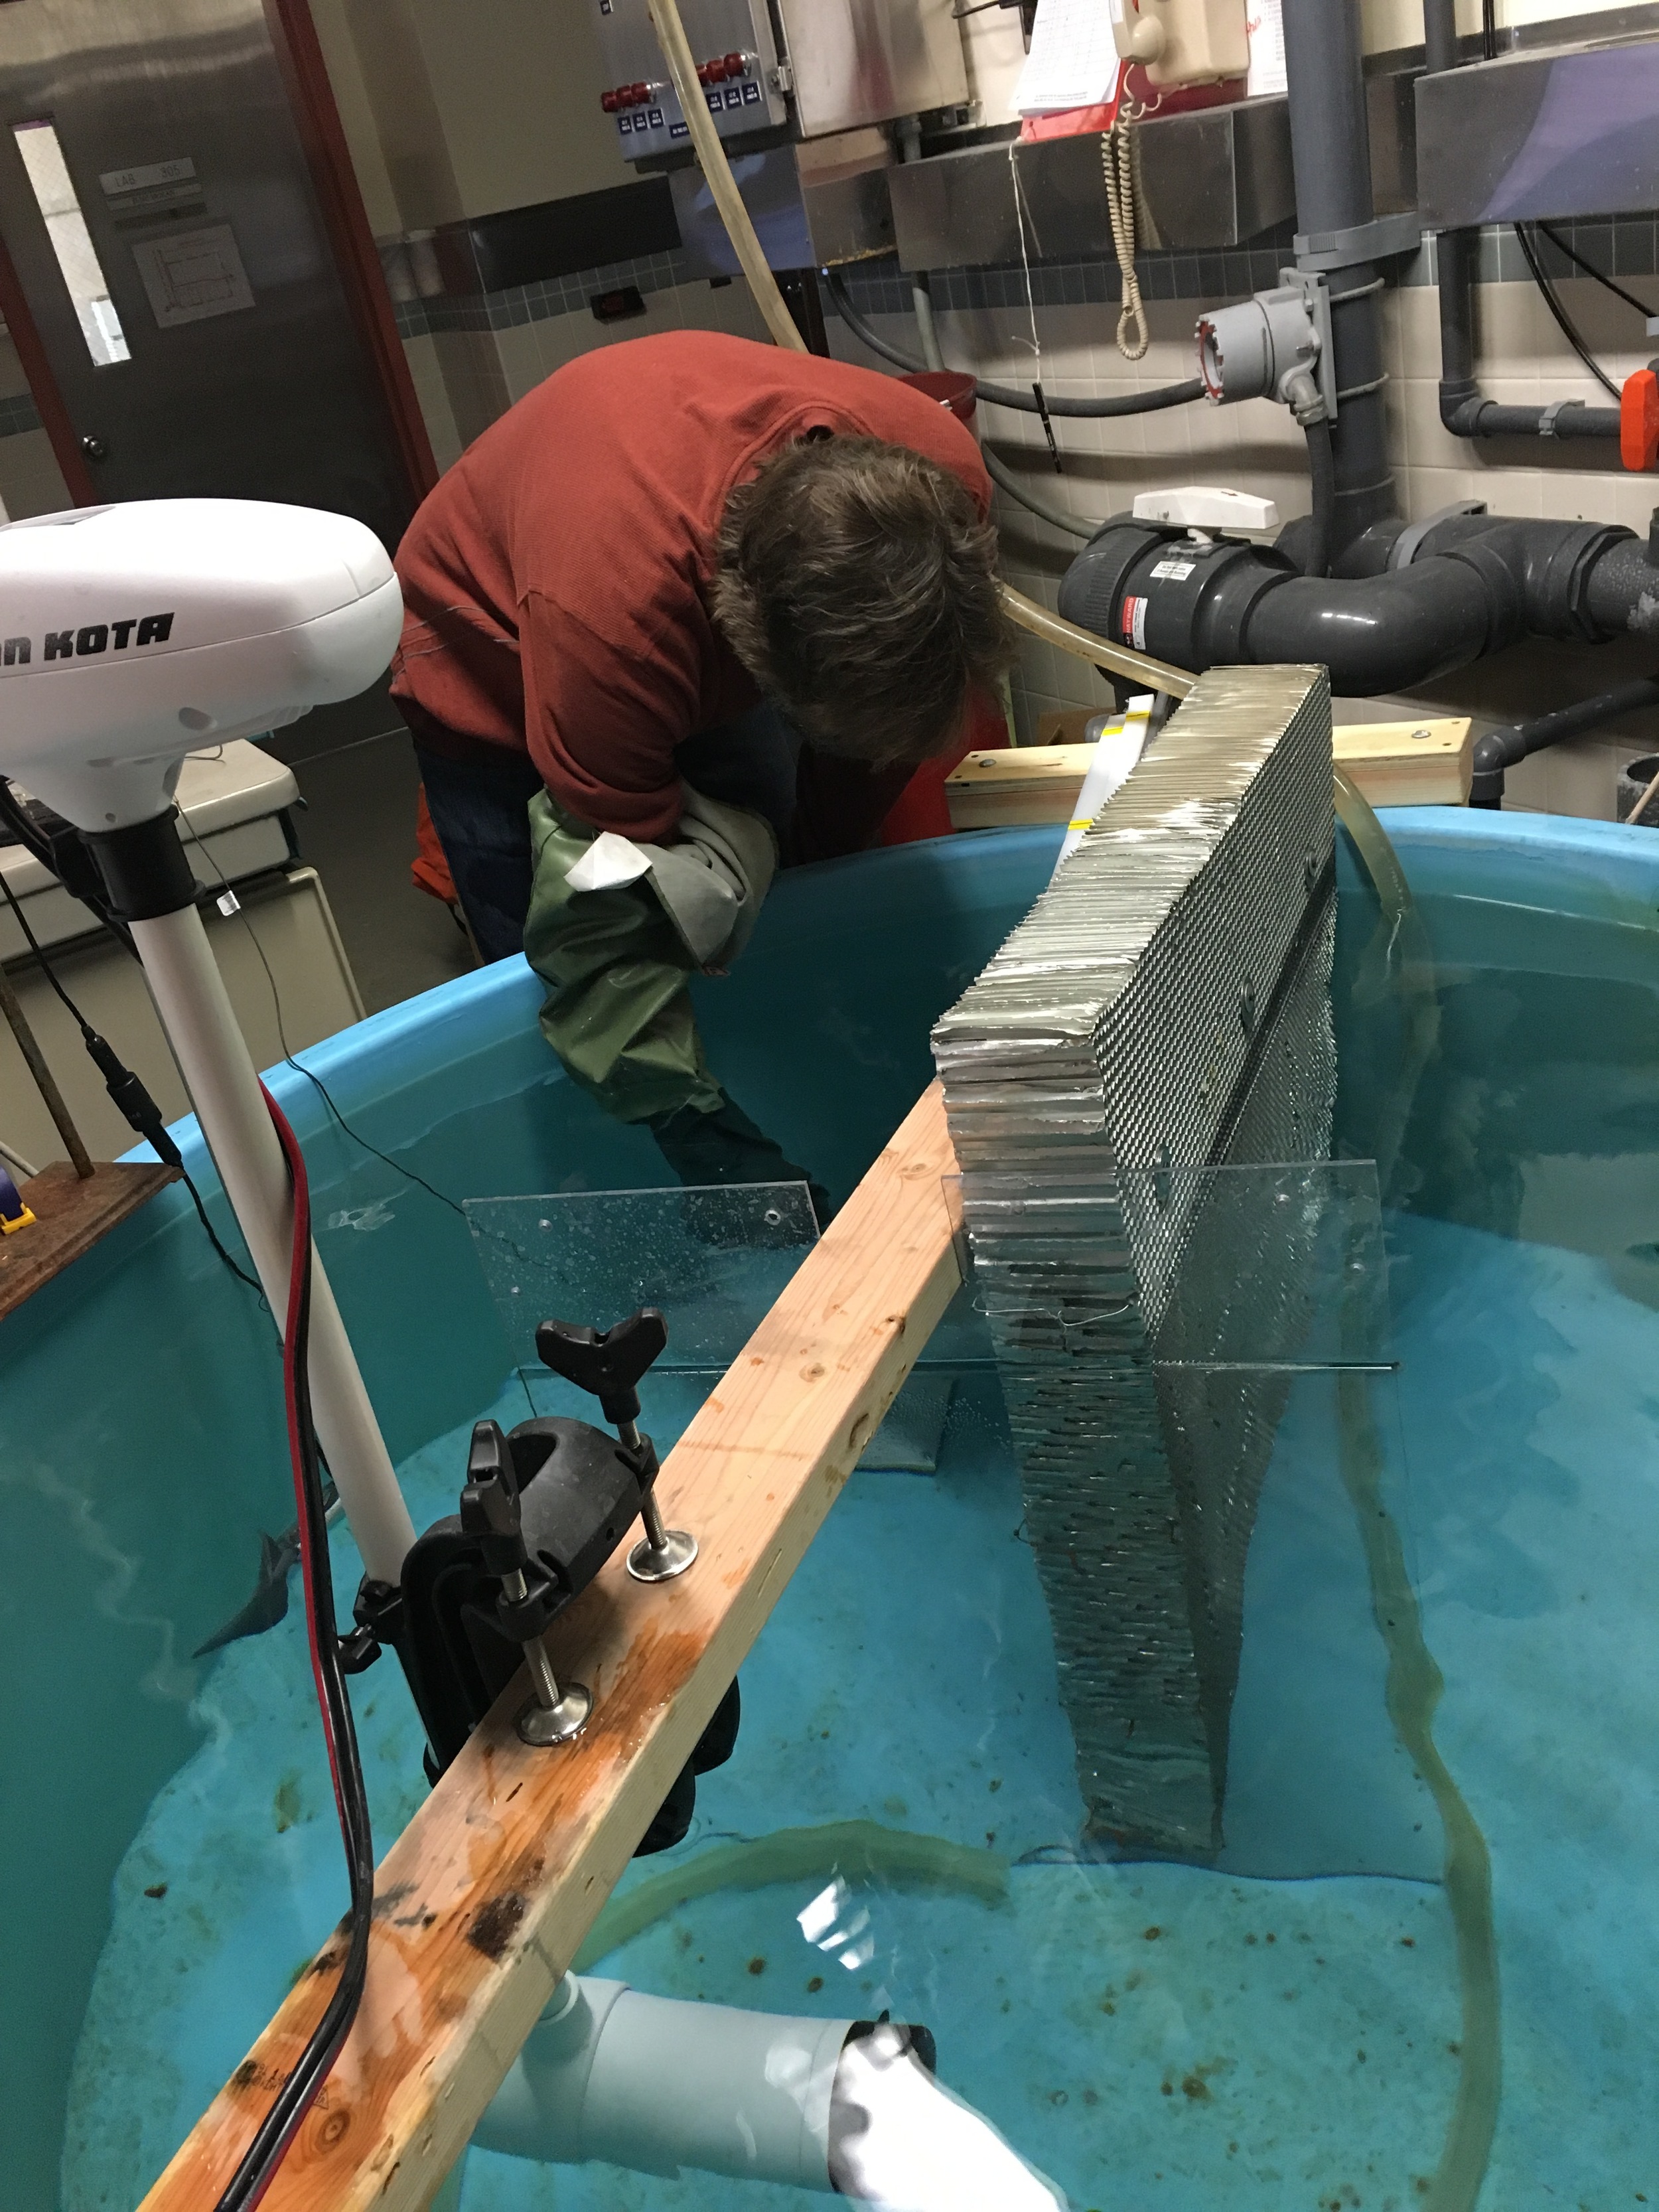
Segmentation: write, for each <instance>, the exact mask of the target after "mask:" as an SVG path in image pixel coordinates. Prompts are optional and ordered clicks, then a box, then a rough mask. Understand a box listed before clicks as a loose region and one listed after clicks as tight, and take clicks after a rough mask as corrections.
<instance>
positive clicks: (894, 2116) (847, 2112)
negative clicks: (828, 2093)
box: [829, 2024, 1066, 2212]
mask: <svg viewBox="0 0 1659 2212" xmlns="http://www.w3.org/2000/svg"><path fill="white" fill-rule="evenodd" d="M829 2129H830V2148H829V2171H830V2174H831V2177H832V2179H833V2180H834V2183H835V2186H836V2191H837V2192H838V2193H839V2194H840V2195H841V2196H842V2197H855V2198H857V2199H858V2200H859V2201H860V2202H861V2203H866V2204H871V2205H876V2206H879V2207H880V2208H881V2212H1066V2199H1065V2198H1064V2197H1062V2196H1061V2195H1060V2191H1058V2190H1057V2189H1055V2188H1054V2186H1053V2185H1052V2184H1051V2183H1049V2182H1048V2181H1045V2180H1044V2179H1043V2178H1042V2175H1041V2174H1040V2173H1037V2172H1034V2171H1033V2169H1032V2168H1031V2167H1030V2166H1027V2165H1026V2163H1025V2161H1024V2160H1023V2159H1022V2158H1021V2157H1020V2156H1019V2155H1018V2153H1017V2152H1016V2151H1014V2150H1012V2148H1010V2147H1009V2145H1008V2144H1007V2143H1006V2142H1004V2141H1003V2139H1002V2137H1001V2136H1000V2135H999V2134H998V2133H997V2131H996V2130H995V2129H994V2127H993V2126H992V2125H991V2124H990V2122H989V2121H988V2120H987V2119H982V2118H981V2117H980V2115H979V2114H978V2113H977V2112H975V2111H974V2109H973V2107H972V2106H969V2105H965V2104H963V2101H962V2100H961V2099H960V2098H959V2097H953V2096H952V2095H951V2092H950V2091H949V2090H948V2089H945V2088H943V2087H940V2085H939V2083H938V2082H937V2081H934V2080H933V2076H932V2075H930V2074H929V2073H928V2072H927V2069H926V2068H925V2067H924V2066H923V2065H922V2063H921V2060H920V2059H919V2058H918V2057H917V2056H916V2053H915V2050H914V2049H913V2048H912V2046H911V2044H910V2041H909V2039H908V2036H906V2035H905V2034H904V2033H903V2032H902V2030H901V2029H899V2028H896V2027H891V2026H890V2025H886V2024H879V2025H878V2027H877V2029H876V2032H875V2033H874V2034H873V2035H871V2036H867V2037H866V2038H864V2039H861V2040H860V2041H859V2042H856V2043H849V2044H848V2046H847V2048H846V2050H845V2051H843V2052H842V2061H841V2067H840V2069H839V2071H838V2072H837V2074H836V2093H835V2100H834V2103H833V2105H832V2107H831V2112H830V2123H829Z"/></svg>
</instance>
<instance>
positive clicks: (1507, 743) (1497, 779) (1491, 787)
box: [1469, 726, 1527, 809]
mask: <svg viewBox="0 0 1659 2212" xmlns="http://www.w3.org/2000/svg"><path fill="white" fill-rule="evenodd" d="M1526 757H1527V744H1526V739H1525V738H1524V737H1523V736H1522V732H1520V731H1519V730H1518V729H1516V728H1514V727H1513V726H1511V727H1510V728H1509V729H1506V730H1487V731H1486V732H1485V733H1484V735H1482V736H1480V737H1479V738H1476V739H1475V741H1474V752H1473V755H1472V756H1471V763H1472V767H1473V769H1474V773H1473V775H1472V776H1471V778H1470V781H1469V805H1471V806H1484V807H1486V808H1488V809H1493V808H1497V807H1499V806H1501V805H1503V803H1504V776H1505V775H1506V774H1507V773H1508V771H1509V770H1510V769H1512V768H1513V767H1514V766H1515V764H1516V762H1517V761H1521V760H1524V759H1525V758H1526Z"/></svg>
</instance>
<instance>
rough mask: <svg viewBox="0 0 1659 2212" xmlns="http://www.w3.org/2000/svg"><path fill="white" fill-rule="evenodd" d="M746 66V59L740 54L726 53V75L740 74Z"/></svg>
mask: <svg viewBox="0 0 1659 2212" xmlns="http://www.w3.org/2000/svg"><path fill="white" fill-rule="evenodd" d="M748 66H749V64H748V61H747V60H746V58H744V56H743V55H742V54H727V56H726V75H727V76H742V75H743V73H744V70H746V69H747V68H748Z"/></svg>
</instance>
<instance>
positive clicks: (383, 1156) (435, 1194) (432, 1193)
mask: <svg viewBox="0 0 1659 2212" xmlns="http://www.w3.org/2000/svg"><path fill="white" fill-rule="evenodd" d="M191 842H193V843H194V844H195V845H196V848H197V851H198V852H199V853H200V854H201V855H202V858H203V859H204V860H205V861H206V862H207V864H208V866H210V868H211V869H212V870H213V872H214V873H215V875H216V876H217V877H218V878H219V881H220V882H221V883H222V884H223V885H224V888H225V889H226V890H227V891H230V895H231V896H232V897H233V898H234V897H235V896H236V894H235V893H234V891H233V890H231V886H230V883H229V880H228V878H227V876H226V874H225V872H224V870H223V869H222V867H221V866H219V863H218V862H217V860H215V859H214V857H213V855H212V854H211V853H210V852H209V851H208V849H207V848H206V847H205V846H204V845H203V844H202V843H201V842H200V840H199V839H192V840H191ZM236 912H237V915H238V917H239V918H240V921H241V924H242V927H243V928H244V929H246V932H247V933H248V940H249V942H250V943H251V944H252V947H253V950H254V952H255V954H256V955H257V956H258V962H259V965H260V966H261V967H262V968H263V969H264V971H265V981H266V982H267V983H268V984H269V985H270V1003H271V1006H272V1008H273V1010H274V1011H275V1013H276V1040H277V1042H278V1043H279V1044H280V1045H281V1046H282V1048H283V1060H285V1061H286V1062H287V1064H288V1065H289V1066H290V1067H291V1068H292V1069H293V1070H294V1072H295V1074H296V1075H303V1076H304V1078H305V1079H306V1081H307V1083H312V1084H314V1085H316V1087H317V1089H318V1090H319V1091H320V1092H321V1093H322V1099H323V1103H324V1105H325V1106H326V1107H327V1109H328V1110H329V1112H330V1113H331V1115H333V1116H334V1119H335V1120H336V1121H337V1122H338V1123H339V1125H340V1127H341V1129H342V1130H343V1132H344V1133H345V1134H346V1135H347V1136H348V1137H349V1138H350V1139H351V1141H352V1143H353V1144H354V1145H360V1146H362V1149H363V1151H364V1152H372V1153H373V1154H374V1158H376V1159H377V1160H382V1161H384V1162H385V1164H386V1166H387V1167H389V1168H390V1169H392V1171H393V1173H394V1174H397V1175H400V1176H403V1177H404V1180H405V1181H406V1182H413V1183H418V1184H419V1185H420V1187H421V1188H422V1190H423V1191H425V1192H426V1193H427V1194H428V1197H431V1198H435V1199H436V1200H437V1201H438V1203H439V1205H440V1206H447V1207H448V1208H449V1210H450V1212H452V1213H454V1214H459V1217H460V1218H461V1219H462V1220H463V1221H465V1219H466V1208H465V1206H460V1205H458V1204H457V1203H456V1201H455V1200H453V1198H450V1197H447V1195H446V1194H444V1192H442V1191H441V1190H439V1189H438V1188H436V1187H435V1185H434V1184H432V1183H429V1182H428V1181H427V1179H426V1177H425V1176H423V1175H417V1174H416V1171H415V1170H414V1169H413V1168H409V1167H405V1166H404V1164H403V1162H402V1161H401V1160H394V1159H393V1158H392V1155H391V1153H390V1152H382V1151H381V1150H380V1146H378V1145H372V1144H370V1142H369V1140H368V1138H367V1137H365V1136H363V1135H362V1134H361V1133H360V1132H359V1131H357V1130H356V1129H354V1128H353V1127H352V1126H351V1124H350V1122H349V1121H347V1119H346V1117H345V1115H343V1113H342V1112H341V1111H340V1109H339V1108H338V1107H337V1105H336V1104H335V1103H334V1098H333V1094H332V1093H331V1091H330V1090H329V1088H328V1085H326V1084H325V1082H324V1081H323V1079H322V1077H321V1076H320V1075H315V1074H313V1073H312V1071H311V1069H310V1068H308V1067H307V1066H305V1065H304V1063H303V1062H302V1061H301V1060H296V1059H295V1057H294V1054H293V1050H292V1048H290V1046H289V1041H288V1030H286V1028H285V1027H284V1026H283V994H282V993H281V992H280V991H279V990H278V989H277V987H276V976H275V975H273V974H272V973H271V967H270V961H269V960H267V959H266V957H265V948H264V945H261V944H260V942H259V933H258V930H257V929H255V927H253V923H252V920H251V918H250V917H249V915H247V914H246V911H245V910H244V908H243V907H242V903H241V902H240V899H238V900H237V903H236Z"/></svg>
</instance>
